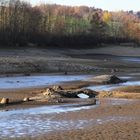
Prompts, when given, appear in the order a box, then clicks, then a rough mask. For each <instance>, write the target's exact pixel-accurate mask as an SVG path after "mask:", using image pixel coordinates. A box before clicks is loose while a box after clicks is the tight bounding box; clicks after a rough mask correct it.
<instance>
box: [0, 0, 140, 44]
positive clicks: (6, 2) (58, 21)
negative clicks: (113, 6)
mask: <svg viewBox="0 0 140 140" xmlns="http://www.w3.org/2000/svg"><path fill="white" fill-rule="evenodd" d="M120 42H135V43H137V44H139V43H140V12H133V11H118V12H109V11H103V10H101V9H96V8H94V7H86V6H80V7H77V6H75V7H71V6H61V5H56V4H53V5H50V4H40V5H38V6H32V5H31V4H30V3H27V2H23V1H20V0H1V1H0V45H8V46H13V45H18V46H25V45H27V44H29V43H30V44H36V45H37V46H39V45H42V46H46V45H49V46H50V45H54V46H65V45H67V46H68V45H69V46H76V45H79V46H85V45H94V44H101V43H120Z"/></svg>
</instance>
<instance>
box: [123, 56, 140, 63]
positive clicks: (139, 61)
mask: <svg viewBox="0 0 140 140" xmlns="http://www.w3.org/2000/svg"><path fill="white" fill-rule="evenodd" d="M122 60H123V61H127V62H136V63H140V57H122Z"/></svg>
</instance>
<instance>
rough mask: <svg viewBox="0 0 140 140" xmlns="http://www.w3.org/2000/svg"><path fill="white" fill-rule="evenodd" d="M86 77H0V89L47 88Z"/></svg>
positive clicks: (85, 76)
mask: <svg viewBox="0 0 140 140" xmlns="http://www.w3.org/2000/svg"><path fill="white" fill-rule="evenodd" d="M87 77H88V76H87V75H60V76H44V75H43V76H21V77H1V78H0V89H13V88H14V89H16V88H28V87H37V86H47V85H51V84H56V83H57V84H58V83H60V82H66V81H76V80H83V79H85V78H87Z"/></svg>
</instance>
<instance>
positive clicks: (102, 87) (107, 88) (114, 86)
mask: <svg viewBox="0 0 140 140" xmlns="http://www.w3.org/2000/svg"><path fill="white" fill-rule="evenodd" d="M139 85H140V81H127V82H125V83H119V84H111V85H95V86H89V87H88V89H91V90H95V91H110V90H113V89H117V88H120V87H124V86H139Z"/></svg>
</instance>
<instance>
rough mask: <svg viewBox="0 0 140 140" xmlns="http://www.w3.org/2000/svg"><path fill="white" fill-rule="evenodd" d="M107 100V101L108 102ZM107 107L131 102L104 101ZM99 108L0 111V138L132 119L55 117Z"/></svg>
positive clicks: (121, 100) (70, 107)
mask: <svg viewBox="0 0 140 140" xmlns="http://www.w3.org/2000/svg"><path fill="white" fill-rule="evenodd" d="M108 100H109V101H108ZM106 101H107V102H106V103H107V105H122V104H127V103H131V102H132V101H133V100H127V99H106ZM98 106H99V102H98V104H97V105H92V106H77V104H73V105H54V106H46V107H38V108H31V109H24V110H13V111H1V112H0V136H1V138H14V137H23V136H34V137H35V136H37V135H40V134H47V133H49V132H57V131H61V130H73V129H83V128H84V127H86V126H90V125H92V126H93V125H98V124H103V123H106V122H109V121H125V120H130V119H132V117H128V116H108V117H105V118H98V119H90V120H86V119H80V118H79V120H74V119H71V120H68V119H64V120H58V119H57V117H56V116H57V115H58V114H60V113H61V114H62V113H69V112H77V113H78V112H79V111H81V110H82V111H84V110H88V109H94V108H96V107H98Z"/></svg>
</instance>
